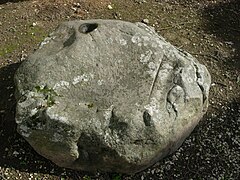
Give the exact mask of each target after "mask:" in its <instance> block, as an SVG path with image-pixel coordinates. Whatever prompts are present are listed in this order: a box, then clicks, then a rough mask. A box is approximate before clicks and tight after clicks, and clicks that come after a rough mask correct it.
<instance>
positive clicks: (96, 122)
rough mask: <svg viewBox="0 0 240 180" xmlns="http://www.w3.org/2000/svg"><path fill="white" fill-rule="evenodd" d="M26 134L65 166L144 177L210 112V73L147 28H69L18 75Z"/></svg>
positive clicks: (95, 24)
mask: <svg viewBox="0 0 240 180" xmlns="http://www.w3.org/2000/svg"><path fill="white" fill-rule="evenodd" d="M15 83H16V99H17V100H18V101H17V108H16V122H17V124H18V132H19V133H20V134H21V135H22V136H23V137H24V138H25V139H26V140H27V141H28V142H29V143H30V145H31V146H32V147H33V148H34V149H35V150H36V151H37V152H38V153H39V154H41V155H42V156H44V157H46V158H48V159H50V160H52V161H53V162H54V163H56V164H57V165H59V166H62V167H67V168H72V169H77V170H86V171H96V170H101V171H109V172H120V173H128V174H131V173H136V172H138V171H141V170H143V169H145V168H147V167H149V166H150V165H152V164H153V163H155V162H156V161H158V160H160V159H161V158H163V157H165V156H166V155H168V154H170V153H172V152H174V151H175V150H176V149H177V148H178V147H179V146H180V145H181V144H182V142H183V141H184V139H185V138H186V137H187V136H188V135H189V134H190V133H191V131H192V130H193V129H194V127H195V126H196V125H197V124H198V122H199V120H200V119H201V118H202V116H203V115H204V113H205V112H206V110H207V106H208V92H209V87H210V74H209V73H208V71H207V69H206V67H205V66H203V65H201V64H199V62H198V61H197V60H196V59H195V58H194V57H193V56H191V55H190V54H188V53H187V52H185V51H182V50H180V49H177V48H176V47H174V46H173V45H171V44H170V43H168V42H166V41H165V40H164V38H163V37H161V36H160V35H158V34H157V33H156V32H155V31H154V29H153V28H151V27H148V26H147V25H145V24H143V23H135V24H133V23H130V22H123V21H117V20H87V21H71V22H65V23H63V24H61V25H60V26H59V27H58V28H57V29H56V30H55V31H54V32H53V33H52V34H50V36H49V37H48V38H46V39H45V40H44V41H43V42H42V43H41V45H40V47H39V49H38V50H37V51H35V52H34V54H32V55H31V56H30V57H29V58H28V60H26V61H24V62H23V63H22V65H21V66H20V68H19V69H18V71H17V73H16V75H15Z"/></svg>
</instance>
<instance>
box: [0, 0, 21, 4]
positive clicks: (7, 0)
mask: <svg viewBox="0 0 240 180" xmlns="http://www.w3.org/2000/svg"><path fill="white" fill-rule="evenodd" d="M22 1H26V0H1V1H0V4H5V3H18V2H22Z"/></svg>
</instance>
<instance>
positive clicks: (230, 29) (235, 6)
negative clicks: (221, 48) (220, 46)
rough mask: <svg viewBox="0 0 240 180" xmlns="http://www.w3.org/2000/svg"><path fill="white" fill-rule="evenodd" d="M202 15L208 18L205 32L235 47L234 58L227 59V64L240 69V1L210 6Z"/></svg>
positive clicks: (235, 0) (233, 0)
mask: <svg viewBox="0 0 240 180" xmlns="http://www.w3.org/2000/svg"><path fill="white" fill-rule="evenodd" d="M202 15H203V18H204V19H205V20H207V23H206V24H205V27H204V29H205V32H206V33H209V34H214V35H215V36H216V37H217V38H220V39H221V41H224V43H225V44H227V45H228V46H230V47H231V48H232V49H233V58H230V59H228V60H226V59H225V65H227V66H228V67H230V68H233V69H236V70H238V69H240V1H239V0H230V1H229V2H227V3H217V4H215V5H211V6H208V7H207V8H206V9H205V10H204V11H203V14H202Z"/></svg>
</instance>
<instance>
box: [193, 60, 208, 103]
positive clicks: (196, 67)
mask: <svg viewBox="0 0 240 180" xmlns="http://www.w3.org/2000/svg"><path fill="white" fill-rule="evenodd" d="M194 67H195V70H196V76H197V80H196V82H197V84H198V87H199V88H200V89H201V91H202V95H203V99H202V103H203V104H204V103H205V101H206V99H207V96H206V92H205V89H204V87H203V85H202V84H200V83H199V79H202V76H201V74H200V73H199V69H198V66H197V65H196V64H194Z"/></svg>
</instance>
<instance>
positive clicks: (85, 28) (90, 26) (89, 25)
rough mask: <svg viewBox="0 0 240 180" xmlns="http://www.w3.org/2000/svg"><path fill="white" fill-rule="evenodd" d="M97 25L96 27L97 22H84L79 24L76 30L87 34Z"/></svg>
mask: <svg viewBox="0 0 240 180" xmlns="http://www.w3.org/2000/svg"><path fill="white" fill-rule="evenodd" d="M97 27H98V24H97V23H84V24H81V25H80V26H79V29H78V30H79V32H80V33H84V34H87V33H90V32H92V31H94V30H95V29H97Z"/></svg>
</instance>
